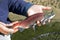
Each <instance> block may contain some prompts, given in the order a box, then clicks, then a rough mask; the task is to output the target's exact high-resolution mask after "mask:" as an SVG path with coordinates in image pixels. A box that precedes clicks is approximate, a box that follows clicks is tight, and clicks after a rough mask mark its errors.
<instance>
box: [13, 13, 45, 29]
mask: <svg viewBox="0 0 60 40" xmlns="http://www.w3.org/2000/svg"><path fill="white" fill-rule="evenodd" d="M43 16H44V14H43V13H37V14H34V15H32V16H29V17H28V18H26V19H25V20H23V21H21V22H18V23H16V24H14V25H13V27H19V28H24V29H26V28H29V27H30V25H33V24H34V23H35V22H36V21H37V20H40V21H41V19H42V18H43Z"/></svg>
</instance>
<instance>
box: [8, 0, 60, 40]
mask: <svg viewBox="0 0 60 40" xmlns="http://www.w3.org/2000/svg"><path fill="white" fill-rule="evenodd" d="M25 1H26V2H31V3H32V4H38V5H44V6H51V7H52V9H51V10H53V12H54V13H55V15H56V16H55V17H54V18H53V19H52V22H51V23H48V24H46V25H42V26H40V27H39V26H36V31H35V32H34V31H33V29H27V30H24V31H23V32H17V33H15V34H13V35H12V40H60V33H59V32H60V0H25ZM51 10H47V11H45V10H44V13H50V12H51ZM9 18H10V20H11V21H17V20H18V21H22V20H24V19H25V18H26V17H25V16H22V15H17V14H14V13H12V12H10V14H9ZM49 33H50V34H49ZM39 35H40V36H39ZM41 35H43V36H42V37H41ZM44 35H47V36H44Z"/></svg>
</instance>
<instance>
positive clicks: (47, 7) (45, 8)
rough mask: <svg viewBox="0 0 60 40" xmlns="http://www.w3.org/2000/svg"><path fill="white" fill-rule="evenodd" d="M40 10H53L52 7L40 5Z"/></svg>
mask: <svg viewBox="0 0 60 40" xmlns="http://www.w3.org/2000/svg"><path fill="white" fill-rule="evenodd" d="M40 8H42V9H44V10H50V9H52V8H51V7H49V6H43V5H40Z"/></svg>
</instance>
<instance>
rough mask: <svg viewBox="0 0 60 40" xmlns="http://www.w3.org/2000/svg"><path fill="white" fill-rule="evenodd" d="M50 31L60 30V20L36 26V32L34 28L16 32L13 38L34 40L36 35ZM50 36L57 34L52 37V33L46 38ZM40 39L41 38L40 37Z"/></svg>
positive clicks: (14, 39)
mask: <svg viewBox="0 0 60 40" xmlns="http://www.w3.org/2000/svg"><path fill="white" fill-rule="evenodd" d="M48 32H60V22H53V23H48V24H46V25H44V26H43V25H42V26H40V27H38V26H36V31H35V32H34V31H33V29H27V30H24V31H23V32H17V33H16V34H13V35H12V40H32V39H33V38H34V37H36V36H38V35H40V34H44V33H48ZM50 37H51V38H55V37H56V36H54V37H52V35H50V36H49V37H44V40H47V38H50ZM59 38H60V37H59ZM38 40H41V39H40V38H38Z"/></svg>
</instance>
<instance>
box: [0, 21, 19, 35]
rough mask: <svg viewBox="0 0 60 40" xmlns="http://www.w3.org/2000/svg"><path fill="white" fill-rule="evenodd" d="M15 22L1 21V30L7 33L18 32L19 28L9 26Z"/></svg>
mask: <svg viewBox="0 0 60 40" xmlns="http://www.w3.org/2000/svg"><path fill="white" fill-rule="evenodd" d="M14 23H16V22H14ZM14 23H10V24H5V23H3V22H0V32H1V33H2V34H5V35H7V34H10V33H15V32H17V31H18V29H13V28H8V26H12V25H13V24H14Z"/></svg>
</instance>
